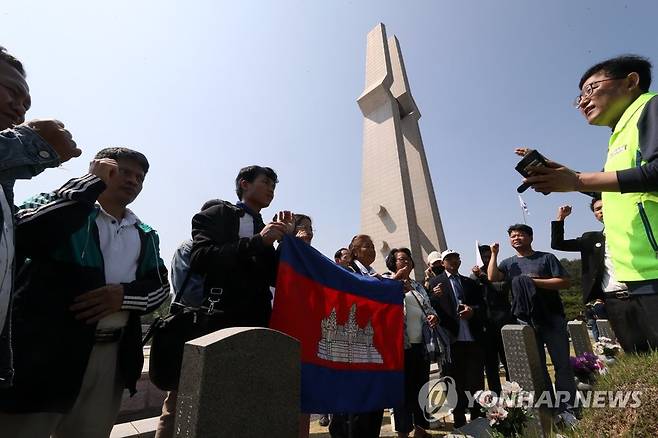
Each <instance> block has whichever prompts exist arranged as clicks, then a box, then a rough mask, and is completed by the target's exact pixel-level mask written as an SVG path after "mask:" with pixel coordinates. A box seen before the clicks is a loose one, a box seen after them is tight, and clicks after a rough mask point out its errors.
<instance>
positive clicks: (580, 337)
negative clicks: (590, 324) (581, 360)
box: [567, 321, 594, 356]
mask: <svg viewBox="0 0 658 438" xmlns="http://www.w3.org/2000/svg"><path fill="white" fill-rule="evenodd" d="M567 328H568V329H569V336H571V344H572V345H573V349H574V351H575V353H576V356H580V355H581V354H583V353H593V352H594V350H593V349H592V341H591V340H590V338H589V333H588V331H587V324H585V323H584V322H583V321H569V322H568V323H567Z"/></svg>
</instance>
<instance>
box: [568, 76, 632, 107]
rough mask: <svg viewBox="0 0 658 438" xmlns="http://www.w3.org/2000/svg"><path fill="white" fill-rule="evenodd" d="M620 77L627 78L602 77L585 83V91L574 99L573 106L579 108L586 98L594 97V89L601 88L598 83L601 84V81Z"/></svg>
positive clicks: (614, 79)
mask: <svg viewBox="0 0 658 438" xmlns="http://www.w3.org/2000/svg"><path fill="white" fill-rule="evenodd" d="M619 79H626V78H608V79H601V80H600V81H594V82H590V83H589V84H587V85H585V89H584V90H583V92H582V93H581V94H579V95H578V97H576V98H575V99H574V101H573V106H575V107H576V108H579V107H580V104H581V103H582V102H583V100H584V99H588V98H590V97H592V94H594V90H596V89H597V88H599V85H598V84H600V83H601V82H607V81H616V80H619Z"/></svg>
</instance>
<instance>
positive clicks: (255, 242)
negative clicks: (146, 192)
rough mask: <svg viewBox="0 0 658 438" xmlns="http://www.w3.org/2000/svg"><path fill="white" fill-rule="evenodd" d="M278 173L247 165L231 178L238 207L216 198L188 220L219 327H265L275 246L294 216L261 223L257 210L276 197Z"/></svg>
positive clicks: (194, 264)
mask: <svg viewBox="0 0 658 438" xmlns="http://www.w3.org/2000/svg"><path fill="white" fill-rule="evenodd" d="M277 182H278V181H277V175H276V173H275V172H274V171H273V170H272V169H270V168H269V167H261V166H248V167H245V168H243V169H241V170H240V172H239V173H238V176H237V178H236V179H235V188H236V193H237V195H238V199H239V200H240V202H238V203H237V204H236V205H233V204H231V203H230V202H226V201H220V202H219V203H218V204H217V205H215V206H213V207H210V208H208V209H206V210H203V211H202V212H200V213H197V214H196V215H195V216H194V218H193V219H192V238H193V243H192V256H191V260H190V266H191V268H192V270H193V271H195V272H198V273H199V274H201V275H204V276H205V281H204V294H205V296H206V298H210V299H212V300H217V302H216V304H215V305H214V308H215V309H216V310H217V311H218V312H219V313H218V314H217V318H218V326H220V327H240V326H252V327H267V325H268V324H269V320H270V315H271V313H272V306H271V300H272V293H271V292H270V286H274V284H275V279H276V268H277V263H276V254H275V251H274V247H273V244H274V242H275V241H278V240H281V239H282V238H283V235H284V234H285V233H287V232H291V230H292V229H291V226H292V214H291V213H290V212H282V213H280V214H279V218H280V219H281V220H279V221H275V222H271V223H269V224H267V225H265V224H264V223H263V218H262V217H261V215H260V211H261V209H263V208H266V207H268V206H269V205H270V203H271V202H272V199H274V189H275V188H276V184H277Z"/></svg>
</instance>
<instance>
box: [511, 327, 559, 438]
mask: <svg viewBox="0 0 658 438" xmlns="http://www.w3.org/2000/svg"><path fill="white" fill-rule="evenodd" d="M501 332H502V335H503V345H504V347H505V357H506V358H507V369H508V370H509V380H510V381H513V382H516V383H518V384H519V385H520V386H521V388H522V389H523V390H524V391H529V392H531V393H533V394H534V400H535V401H537V400H539V398H540V397H541V396H542V394H543V393H544V391H546V390H547V387H546V380H545V379H544V371H543V369H542V365H541V360H540V359H539V349H538V348H537V340H536V339H535V331H534V330H533V329H532V327H530V326H527V325H515V324H509V325H506V326H504V327H503V328H502V330H501ZM533 413H534V415H533V417H532V418H530V420H529V421H528V425H527V430H526V432H525V433H524V435H523V436H532V437H535V436H536V437H547V436H549V434H550V430H551V426H552V415H551V412H550V410H549V409H548V408H546V407H545V406H544V407H540V408H538V409H534V411H533Z"/></svg>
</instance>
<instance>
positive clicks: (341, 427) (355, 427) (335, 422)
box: [329, 409, 384, 438]
mask: <svg viewBox="0 0 658 438" xmlns="http://www.w3.org/2000/svg"><path fill="white" fill-rule="evenodd" d="M383 418H384V410H383V409H382V410H379V411H373V412H362V413H360V414H334V415H333V416H332V418H331V424H330V425H329V434H330V435H331V437H332V438H379V432H380V431H381V428H382V419H383ZM350 423H351V426H352V430H351V434H350Z"/></svg>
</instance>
